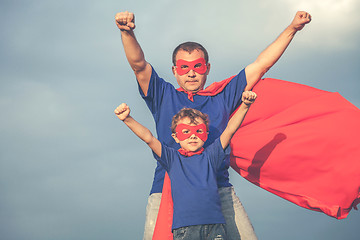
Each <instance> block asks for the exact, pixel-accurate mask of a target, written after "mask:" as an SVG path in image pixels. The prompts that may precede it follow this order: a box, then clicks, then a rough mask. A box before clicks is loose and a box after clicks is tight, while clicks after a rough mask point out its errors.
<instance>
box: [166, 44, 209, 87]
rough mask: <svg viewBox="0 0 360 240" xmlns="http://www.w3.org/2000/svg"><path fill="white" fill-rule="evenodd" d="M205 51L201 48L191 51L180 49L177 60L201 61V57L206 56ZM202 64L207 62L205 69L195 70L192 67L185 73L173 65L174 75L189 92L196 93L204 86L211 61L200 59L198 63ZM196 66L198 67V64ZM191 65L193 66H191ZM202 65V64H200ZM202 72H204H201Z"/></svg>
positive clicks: (203, 67)
mask: <svg viewBox="0 0 360 240" xmlns="http://www.w3.org/2000/svg"><path fill="white" fill-rule="evenodd" d="M204 57H205V56H204V53H203V52H202V51H199V50H196V49H195V50H194V51H192V52H191V53H188V52H186V51H183V50H180V51H179V52H178V53H177V54H176V62H178V60H181V61H182V62H185V63H186V62H190V64H188V65H191V62H194V61H195V62H196V61H199V59H201V58H204ZM199 64H200V65H201V64H205V65H206V66H202V70H203V69H206V70H204V71H202V70H201V71H195V70H194V69H190V70H189V71H188V72H187V73H185V74H184V73H183V72H182V71H181V69H180V71H177V68H178V67H177V66H173V67H172V71H173V73H174V76H175V78H176V80H177V82H178V84H179V86H180V87H182V88H183V89H184V90H186V91H188V92H193V93H196V92H198V91H200V90H202V89H203V88H204V85H205V83H206V78H207V75H208V74H209V71H210V63H207V64H206V63H202V62H201V61H199V63H197V65H199ZM197 65H196V66H195V67H198V66H197ZM190 67H191V66H190ZM200 67H201V66H200ZM199 72H202V73H203V74H201V73H199Z"/></svg>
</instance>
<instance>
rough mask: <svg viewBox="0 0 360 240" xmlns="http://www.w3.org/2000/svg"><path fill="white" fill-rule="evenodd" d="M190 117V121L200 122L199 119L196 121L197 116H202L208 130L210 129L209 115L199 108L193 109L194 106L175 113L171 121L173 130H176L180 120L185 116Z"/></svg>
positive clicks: (173, 131)
mask: <svg viewBox="0 0 360 240" xmlns="http://www.w3.org/2000/svg"><path fill="white" fill-rule="evenodd" d="M186 117H188V118H190V123H193V124H198V121H196V119H197V118H201V119H202V120H203V121H204V123H205V125H206V130H207V131H209V116H208V115H207V114H205V113H202V112H200V111H199V110H196V109H193V108H183V109H181V110H180V111H179V112H178V113H177V114H175V115H174V117H173V118H172V121H171V132H172V133H175V132H176V127H177V125H178V122H179V121H180V120H181V119H183V118H186Z"/></svg>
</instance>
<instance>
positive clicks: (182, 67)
mask: <svg viewBox="0 0 360 240" xmlns="http://www.w3.org/2000/svg"><path fill="white" fill-rule="evenodd" d="M186 68H189V66H188V65H181V69H186Z"/></svg>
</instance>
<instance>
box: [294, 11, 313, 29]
mask: <svg viewBox="0 0 360 240" xmlns="http://www.w3.org/2000/svg"><path fill="white" fill-rule="evenodd" d="M310 21H311V15H310V14H309V13H307V12H304V11H298V12H297V13H296V15H295V17H294V20H293V21H292V22H291V24H290V26H292V27H293V28H294V29H295V30H296V31H300V30H301V29H303V28H304V27H305V24H308V23H309V22H310Z"/></svg>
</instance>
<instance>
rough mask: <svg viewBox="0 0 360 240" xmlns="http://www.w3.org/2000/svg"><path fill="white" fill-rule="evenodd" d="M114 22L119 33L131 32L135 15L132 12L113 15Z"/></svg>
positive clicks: (133, 27)
mask: <svg viewBox="0 0 360 240" xmlns="http://www.w3.org/2000/svg"><path fill="white" fill-rule="evenodd" d="M115 22H116V25H117V26H118V28H119V29H120V30H121V31H132V30H133V29H135V15H134V13H132V12H128V11H125V12H120V13H117V14H116V15H115Z"/></svg>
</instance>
